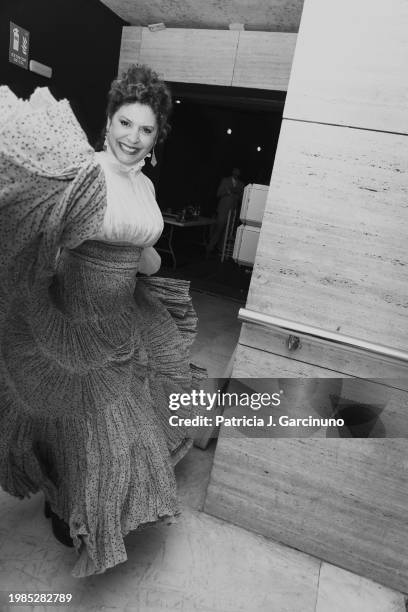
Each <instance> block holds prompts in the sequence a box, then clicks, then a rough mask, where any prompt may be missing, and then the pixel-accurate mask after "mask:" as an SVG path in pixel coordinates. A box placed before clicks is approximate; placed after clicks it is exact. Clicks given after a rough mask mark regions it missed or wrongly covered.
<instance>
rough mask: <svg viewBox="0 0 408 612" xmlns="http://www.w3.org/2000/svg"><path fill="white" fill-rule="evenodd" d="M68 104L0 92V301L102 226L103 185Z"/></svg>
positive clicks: (43, 95) (48, 271) (40, 94)
mask: <svg viewBox="0 0 408 612" xmlns="http://www.w3.org/2000/svg"><path fill="white" fill-rule="evenodd" d="M94 155H95V153H94V151H93V149H92V147H91V146H90V145H89V143H88V141H87V138H86V136H85V134H84V132H83V131H82V129H81V127H80V126H79V124H78V122H77V120H76V118H75V116H74V114H73V112H72V110H71V108H70V106H69V104H68V102H67V101H66V100H62V101H60V102H57V101H56V100H55V99H54V98H53V97H52V96H51V94H50V93H49V92H48V90H45V91H44V90H39V91H38V90H37V91H36V93H35V94H34V95H33V96H32V98H31V100H20V99H19V98H17V97H16V96H15V95H14V94H13V93H12V92H11V91H10V90H9V89H8V88H7V87H0V243H1V246H2V248H1V255H0V301H1V303H4V301H7V295H8V294H10V293H12V292H13V291H16V290H18V287H20V288H21V285H22V284H24V283H35V282H36V281H37V280H39V279H41V278H47V277H49V276H50V275H52V274H53V272H54V266H55V258H56V254H57V252H58V249H59V247H60V246H76V245H77V244H80V243H81V242H83V241H84V240H86V239H87V238H89V237H91V236H92V235H93V234H94V233H95V230H96V229H97V228H98V227H99V226H100V224H101V223H102V220H103V214H104V209H105V206H106V194H105V181H104V177H103V173H102V170H101V168H100V166H99V164H98V163H97V162H96V161H95V159H94Z"/></svg>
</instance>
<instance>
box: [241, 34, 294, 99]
mask: <svg viewBox="0 0 408 612" xmlns="http://www.w3.org/2000/svg"><path fill="white" fill-rule="evenodd" d="M296 36H297V35H296V34H286V33H282V32H240V35H239V43H238V51H237V57H236V61H235V68H234V77H233V80H232V85H233V86H234V87H254V88H257V87H258V88H262V89H271V90H277V91H286V90H287V88H288V82H289V75H290V70H291V67H292V60H293V53H294V50H295V45H296Z"/></svg>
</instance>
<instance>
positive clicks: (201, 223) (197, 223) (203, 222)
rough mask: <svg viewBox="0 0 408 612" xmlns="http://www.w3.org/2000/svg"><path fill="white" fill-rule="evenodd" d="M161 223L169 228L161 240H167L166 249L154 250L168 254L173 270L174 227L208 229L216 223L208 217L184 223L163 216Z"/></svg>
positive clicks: (175, 264) (175, 262)
mask: <svg viewBox="0 0 408 612" xmlns="http://www.w3.org/2000/svg"><path fill="white" fill-rule="evenodd" d="M163 221H164V223H165V224H166V225H168V226H169V228H170V229H169V232H168V234H167V235H163V238H167V248H166V247H164V248H163V247H158V246H156V247H155V248H156V249H157V251H162V252H163V253H170V255H171V258H172V260H173V270H175V268H176V267H177V260H176V255H175V253H174V249H173V234H174V228H175V227H208V226H209V225H214V223H215V222H216V220H215V219H210V218H209V217H197V218H195V219H186V220H185V221H177V219H176V218H175V217H168V216H167V215H163Z"/></svg>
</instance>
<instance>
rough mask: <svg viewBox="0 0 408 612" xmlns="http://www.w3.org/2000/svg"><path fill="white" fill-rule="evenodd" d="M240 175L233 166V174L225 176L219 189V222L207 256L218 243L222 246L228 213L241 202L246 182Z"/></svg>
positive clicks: (215, 227) (238, 170) (237, 169)
mask: <svg viewBox="0 0 408 612" xmlns="http://www.w3.org/2000/svg"><path fill="white" fill-rule="evenodd" d="M240 175H241V171H240V169H239V168H233V169H232V173H231V176H226V177H224V178H223V179H222V180H221V183H220V185H219V187H218V189H217V198H218V206H217V222H216V224H215V226H214V232H213V234H212V236H211V238H210V242H209V244H208V247H207V256H209V255H210V253H212V252H213V250H214V248H215V247H216V246H217V244H218V246H219V247H220V246H221V242H222V238H223V235H224V230H225V228H226V225H227V220H228V213H229V212H231V214H232V212H233V211H234V210H236V209H237V208H238V206H239V205H240V203H241V199H242V193H243V191H244V183H243V182H242V181H241V180H240V179H239V177H240Z"/></svg>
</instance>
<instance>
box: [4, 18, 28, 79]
mask: <svg viewBox="0 0 408 612" xmlns="http://www.w3.org/2000/svg"><path fill="white" fill-rule="evenodd" d="M29 49H30V33H29V32H27V30H25V29H24V28H21V27H20V26H18V25H16V24H15V23H13V22H12V21H10V47H9V61H10V62H11V63H12V64H16V65H17V66H20V67H21V68H25V69H27V68H28V56H29Z"/></svg>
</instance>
